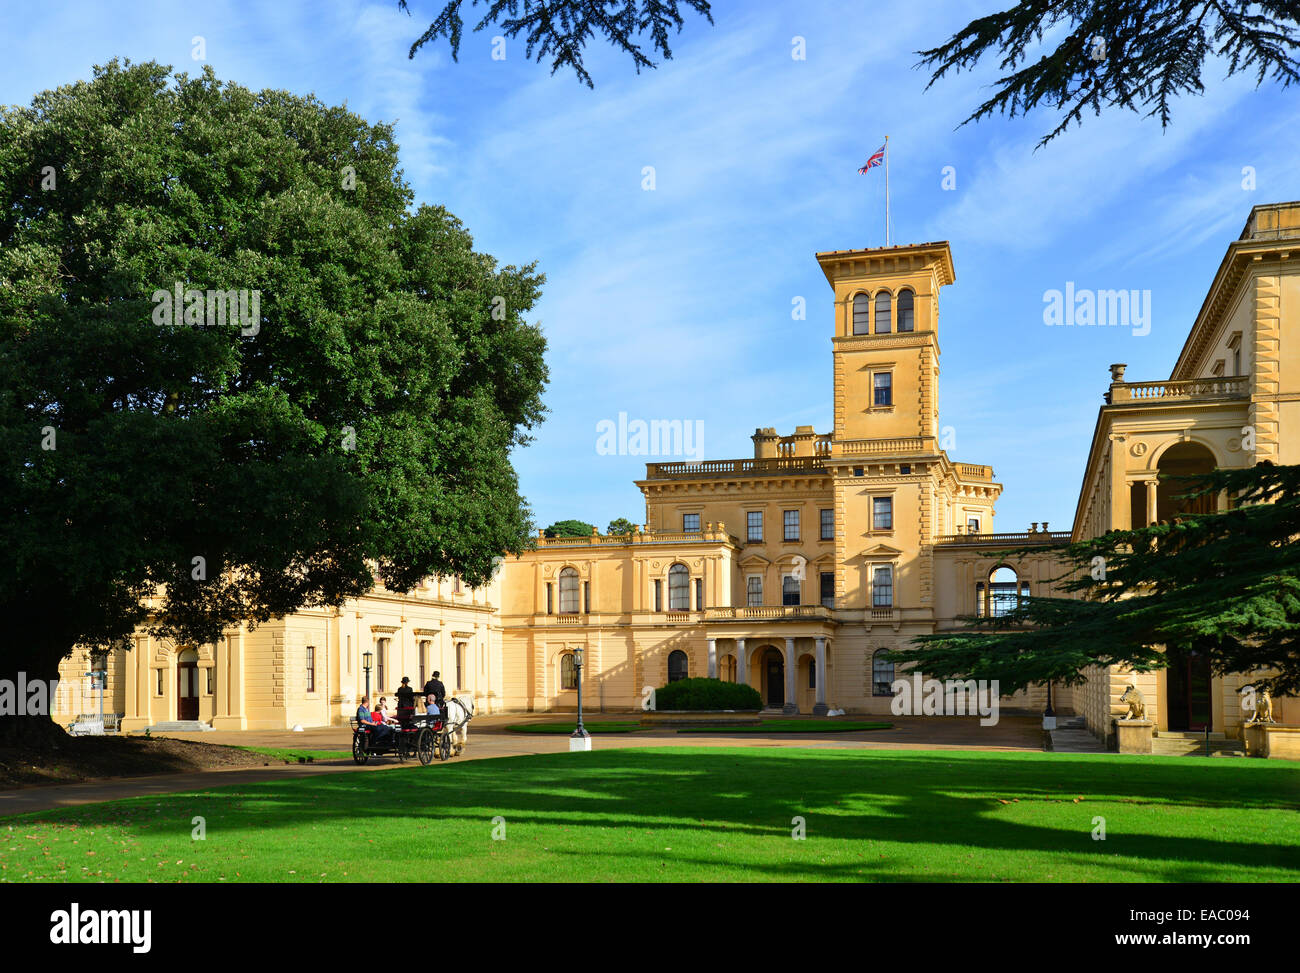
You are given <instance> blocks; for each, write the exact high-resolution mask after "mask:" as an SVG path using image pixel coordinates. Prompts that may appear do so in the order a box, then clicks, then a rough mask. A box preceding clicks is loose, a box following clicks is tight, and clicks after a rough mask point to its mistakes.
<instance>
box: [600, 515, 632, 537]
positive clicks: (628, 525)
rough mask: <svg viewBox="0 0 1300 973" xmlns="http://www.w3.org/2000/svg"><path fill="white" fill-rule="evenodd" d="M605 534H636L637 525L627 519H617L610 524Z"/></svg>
mask: <svg viewBox="0 0 1300 973" xmlns="http://www.w3.org/2000/svg"><path fill="white" fill-rule="evenodd" d="M605 533H606V534H635V533H636V524H634V523H632V521H630V520H628V519H627V518H626V517H615V518H614V519H613V520H611V521H610V522H609V526H608V527H606V528H605Z"/></svg>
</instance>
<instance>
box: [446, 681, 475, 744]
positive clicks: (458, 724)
mask: <svg viewBox="0 0 1300 973" xmlns="http://www.w3.org/2000/svg"><path fill="white" fill-rule="evenodd" d="M473 718H474V699H473V697H471V696H449V697H447V716H446V726H447V732H448V733H450V734H451V752H452V753H453V754H455V755H456V756H457V757H459V756H460V754H461V751H462V750H464V749H465V742H466V740H467V739H468V738H469V721H470V720H472V719H473Z"/></svg>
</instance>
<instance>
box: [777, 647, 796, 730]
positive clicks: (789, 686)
mask: <svg viewBox="0 0 1300 973" xmlns="http://www.w3.org/2000/svg"><path fill="white" fill-rule="evenodd" d="M794 670H795V664H794V639H792V638H787V639H786V640H785V706H783V707H781V712H783V713H787V714H789V713H797V712H799V704H798V703H796V702H795V699H794V682H795V680H794Z"/></svg>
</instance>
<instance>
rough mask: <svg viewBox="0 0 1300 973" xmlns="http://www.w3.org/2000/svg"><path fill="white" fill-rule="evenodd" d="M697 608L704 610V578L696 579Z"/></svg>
mask: <svg viewBox="0 0 1300 973" xmlns="http://www.w3.org/2000/svg"><path fill="white" fill-rule="evenodd" d="M695 610H696V611H697V612H698V611H704V579H703V578H696V579H695Z"/></svg>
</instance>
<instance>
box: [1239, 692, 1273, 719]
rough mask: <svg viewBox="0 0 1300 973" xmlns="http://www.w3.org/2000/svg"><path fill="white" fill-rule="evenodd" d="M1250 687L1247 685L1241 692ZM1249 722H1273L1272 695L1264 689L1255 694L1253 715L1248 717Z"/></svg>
mask: <svg viewBox="0 0 1300 973" xmlns="http://www.w3.org/2000/svg"><path fill="white" fill-rule="evenodd" d="M1250 688H1251V687H1249V686H1247V687H1246V689H1243V690H1242V692H1243V693H1244V692H1246V691H1247V690H1249V689H1250ZM1250 722H1251V723H1272V722H1273V697H1272V696H1271V695H1269V691H1268V690H1267V689H1265V690H1264V691H1263V692H1258V693H1256V694H1255V715H1254V716H1252V717H1251V718H1250Z"/></svg>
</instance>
